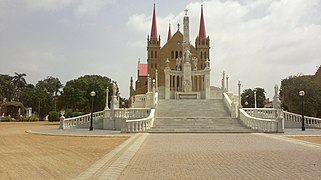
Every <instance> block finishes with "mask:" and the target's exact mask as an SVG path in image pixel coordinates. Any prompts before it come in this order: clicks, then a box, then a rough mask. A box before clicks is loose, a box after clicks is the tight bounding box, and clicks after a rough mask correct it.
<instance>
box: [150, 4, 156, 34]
mask: <svg viewBox="0 0 321 180" xmlns="http://www.w3.org/2000/svg"><path fill="white" fill-rule="evenodd" d="M150 39H157V26H156V10H155V2H154V10H153V20H152V29H151V32H150Z"/></svg>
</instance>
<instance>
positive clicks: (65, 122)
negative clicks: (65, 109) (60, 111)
mask: <svg viewBox="0 0 321 180" xmlns="http://www.w3.org/2000/svg"><path fill="white" fill-rule="evenodd" d="M103 116H104V111H99V112H95V113H93V120H95V119H98V118H103ZM90 118H91V113H89V114H85V115H82V116H77V117H72V118H65V117H63V116H62V117H60V125H59V129H66V128H70V127H77V126H79V125H82V124H86V123H89V121H90Z"/></svg>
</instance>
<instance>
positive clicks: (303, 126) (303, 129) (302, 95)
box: [299, 91, 305, 131]
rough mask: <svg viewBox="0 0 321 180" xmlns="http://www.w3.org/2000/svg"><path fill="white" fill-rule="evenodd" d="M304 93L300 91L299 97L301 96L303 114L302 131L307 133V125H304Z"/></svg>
mask: <svg viewBox="0 0 321 180" xmlns="http://www.w3.org/2000/svg"><path fill="white" fill-rule="evenodd" d="M304 94H305V93H304V91H300V92H299V95H300V96H301V113H302V131H305V125H304V115H303V114H304V113H303V97H304Z"/></svg>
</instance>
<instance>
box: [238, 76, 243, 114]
mask: <svg viewBox="0 0 321 180" xmlns="http://www.w3.org/2000/svg"><path fill="white" fill-rule="evenodd" d="M237 85H238V93H239V103H238V110H237V117H238V118H240V110H239V109H240V108H242V105H241V81H240V80H239V81H238V83H237Z"/></svg>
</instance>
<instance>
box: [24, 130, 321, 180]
mask: <svg viewBox="0 0 321 180" xmlns="http://www.w3.org/2000/svg"><path fill="white" fill-rule="evenodd" d="M29 133H38V134H46V133H47V134H48V135H55V133H56V134H57V135H72V136H75V135H76V136H115V135H126V136H131V137H130V138H129V139H128V140H127V141H125V142H124V143H123V144H121V145H120V146H118V147H117V148H116V149H114V150H113V151H112V152H110V153H108V154H106V155H105V156H104V157H103V158H101V159H100V160H98V161H97V162H96V163H94V164H93V165H92V166H91V167H90V168H88V169H87V170H86V171H84V172H83V173H81V174H80V175H79V176H78V177H76V178H75V179H321V145H320V144H314V143H308V142H304V141H300V140H296V139H293V138H288V137H287V136H321V130H318V129H307V130H306V131H301V130H300V129H286V130H285V132H284V134H283V133H282V134H264V133H244V134H233V133H227V134H225V133H172V134H170V133H166V134H158V133H153V134H148V133H137V134H122V133H120V132H116V131H106V130H94V131H92V132H90V131H88V130H87V129H69V130H58V129H55V130H52V129H42V130H31V131H29Z"/></svg>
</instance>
